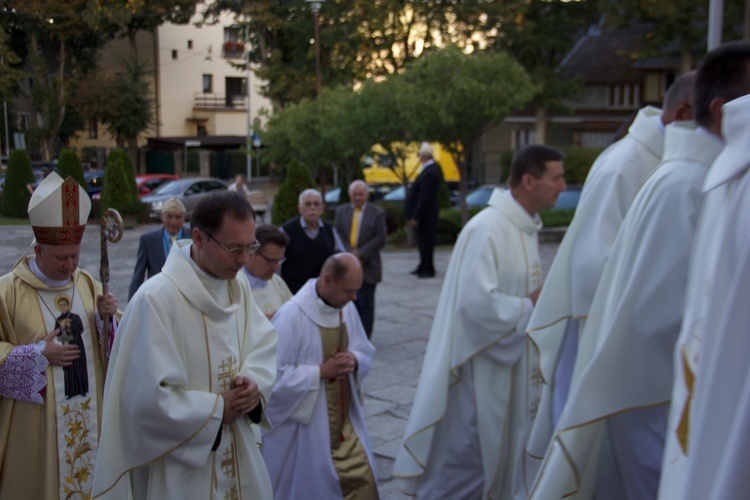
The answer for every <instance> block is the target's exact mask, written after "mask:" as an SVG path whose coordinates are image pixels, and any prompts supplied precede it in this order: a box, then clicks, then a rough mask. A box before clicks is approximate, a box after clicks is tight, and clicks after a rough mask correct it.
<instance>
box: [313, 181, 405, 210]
mask: <svg viewBox="0 0 750 500" xmlns="http://www.w3.org/2000/svg"><path fill="white" fill-rule="evenodd" d="M368 187H369V191H370V200H369V201H370V202H371V203H376V202H378V201H379V200H381V199H383V197H384V196H386V195H387V194H389V193H390V192H391V191H393V190H394V189H398V186H397V185H394V184H371V185H369V186H368ZM402 187H403V186H402ZM324 198H325V203H326V208H325V212H326V216H327V217H329V218H331V219H333V215H334V213H335V212H336V207H337V206H338V205H339V200H340V199H341V188H340V187H337V188H333V189H331V190H330V191H326V194H325V196H324Z"/></svg>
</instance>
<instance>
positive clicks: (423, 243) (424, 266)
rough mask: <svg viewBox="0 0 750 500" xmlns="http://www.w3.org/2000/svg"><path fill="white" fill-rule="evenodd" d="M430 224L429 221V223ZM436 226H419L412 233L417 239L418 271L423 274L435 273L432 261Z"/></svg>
mask: <svg viewBox="0 0 750 500" xmlns="http://www.w3.org/2000/svg"><path fill="white" fill-rule="evenodd" d="M430 222H431V221H430ZM436 232H437V224H430V223H427V224H424V225H423V224H422V223H421V222H420V224H419V225H418V226H417V229H416V230H415V231H414V236H415V237H416V238H417V248H419V270H420V271H424V272H431V273H434V272H435V264H434V263H433V261H432V258H433V254H434V253H435V237H436V234H435V233H436Z"/></svg>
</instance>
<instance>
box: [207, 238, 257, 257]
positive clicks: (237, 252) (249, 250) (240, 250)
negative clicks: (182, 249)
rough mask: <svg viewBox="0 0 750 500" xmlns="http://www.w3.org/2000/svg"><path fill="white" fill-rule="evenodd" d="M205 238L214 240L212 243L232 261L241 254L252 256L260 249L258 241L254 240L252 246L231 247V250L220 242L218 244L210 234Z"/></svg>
mask: <svg viewBox="0 0 750 500" xmlns="http://www.w3.org/2000/svg"><path fill="white" fill-rule="evenodd" d="M206 236H208V237H209V238H210V239H212V240H214V242H216V244H217V245H219V246H220V247H221V248H222V250H224V251H225V252H226V253H228V254H229V255H230V256H231V257H232V258H234V259H236V258H238V257H239V256H240V255H242V253H243V252H244V253H246V254H248V255H250V254H254V253H255V252H257V251H258V249H259V248H260V242H259V241H258V240H255V241H254V242H253V244H252V245H250V246H247V247H232V248H229V247H226V246H224V244H223V243H222V242H220V241H219V240H217V239H216V238H214V237H213V235H212V234H211V233H206Z"/></svg>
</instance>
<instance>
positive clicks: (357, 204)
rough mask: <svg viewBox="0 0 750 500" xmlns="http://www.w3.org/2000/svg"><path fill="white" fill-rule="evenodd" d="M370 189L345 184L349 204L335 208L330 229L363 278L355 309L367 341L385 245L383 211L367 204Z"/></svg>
mask: <svg viewBox="0 0 750 500" xmlns="http://www.w3.org/2000/svg"><path fill="white" fill-rule="evenodd" d="M369 197H370V190H369V188H368V187H367V184H366V183H365V182H364V181H354V182H352V183H351V184H350V185H349V199H350V200H351V203H347V204H345V205H341V206H339V207H338V208H336V216H335V218H334V221H333V226H334V227H335V228H336V230H337V231H338V232H339V235H341V240H342V242H343V244H344V248H345V249H346V251H347V252H351V253H352V254H354V255H356V256H357V257H359V260H360V262H361V263H362V271H363V274H364V278H363V280H362V288H360V289H359V291H358V292H357V300H356V302H355V303H354V304H355V305H356V306H357V311H358V312H359V317H360V318H361V319H362V325H363V326H364V327H365V333H367V338H370V336H371V335H372V324H373V322H374V321H375V287H376V286H377V284H378V283H379V282H380V281H381V280H382V279H383V264H382V262H381V260H380V249H381V248H383V247H384V246H385V239H386V233H387V228H386V224H385V210H383V209H382V208H380V207H379V206H377V205H373V204H371V203H367V200H368V198H369Z"/></svg>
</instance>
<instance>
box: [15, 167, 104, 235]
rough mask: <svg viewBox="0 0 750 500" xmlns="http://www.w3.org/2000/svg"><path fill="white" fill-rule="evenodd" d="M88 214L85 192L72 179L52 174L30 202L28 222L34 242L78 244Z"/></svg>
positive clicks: (88, 202)
mask: <svg viewBox="0 0 750 500" xmlns="http://www.w3.org/2000/svg"><path fill="white" fill-rule="evenodd" d="M89 212H91V199H90V198H89V195H88V193H86V191H85V190H84V189H83V188H82V187H81V186H80V185H79V184H78V183H77V182H76V181H75V179H73V178H72V177H68V178H67V179H65V180H64V181H63V179H62V177H60V176H59V175H57V174H56V173H55V172H51V173H50V174H49V175H48V176H47V177H46V178H45V179H44V180H43V181H42V182H41V183H40V184H39V187H37V188H36V189H35V190H34V194H32V195H31V200H29V208H28V213H29V220H30V221H31V227H32V228H33V229H34V236H35V237H36V241H37V243H41V244H43V245H78V244H79V243H81V239H82V238H83V231H84V229H86V221H87V220H88V218H89Z"/></svg>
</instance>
